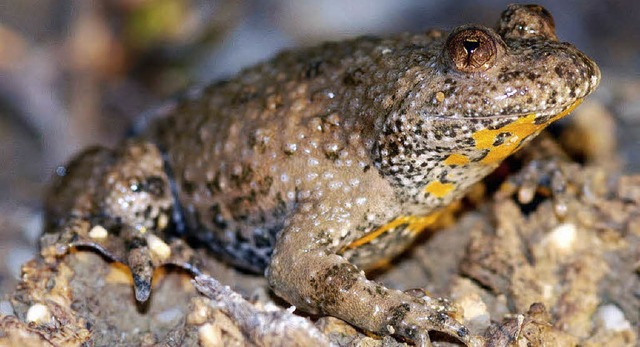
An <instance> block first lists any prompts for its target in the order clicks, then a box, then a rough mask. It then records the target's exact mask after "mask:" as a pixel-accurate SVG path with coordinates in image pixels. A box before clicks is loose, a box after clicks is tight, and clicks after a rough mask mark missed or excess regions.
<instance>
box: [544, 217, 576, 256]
mask: <svg viewBox="0 0 640 347" xmlns="http://www.w3.org/2000/svg"><path fill="white" fill-rule="evenodd" d="M577 233H578V231H577V228H576V226H575V224H572V223H563V224H560V225H558V226H557V227H555V228H554V229H553V230H552V231H551V232H550V233H549V235H547V242H548V243H549V245H550V246H553V247H554V248H556V249H557V250H559V251H563V252H570V251H571V250H572V249H573V245H574V244H575V241H576V238H577Z"/></svg>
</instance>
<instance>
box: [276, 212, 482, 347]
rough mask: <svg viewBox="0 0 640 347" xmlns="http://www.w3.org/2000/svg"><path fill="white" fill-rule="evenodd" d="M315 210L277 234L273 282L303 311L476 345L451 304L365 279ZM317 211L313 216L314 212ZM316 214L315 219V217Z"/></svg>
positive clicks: (416, 338) (378, 329) (422, 341)
mask: <svg viewBox="0 0 640 347" xmlns="http://www.w3.org/2000/svg"><path fill="white" fill-rule="evenodd" d="M313 212H314V211H311V212H308V211H307V212H306V213H297V214H295V213H294V214H293V215H292V216H291V218H290V220H288V222H289V224H288V225H287V226H286V227H285V229H284V230H283V232H282V234H281V235H280V237H279V238H278V241H277V243H276V248H275V250H274V253H273V256H272V259H271V263H270V266H269V268H268V270H267V277H268V280H269V283H270V285H271V287H272V288H273V290H274V291H275V292H276V294H278V295H280V296H282V297H283V298H285V299H286V300H287V301H289V302H290V303H291V304H293V305H295V306H297V307H299V308H301V309H302V310H304V311H307V312H310V313H314V314H326V315H331V316H335V317H338V318H341V319H343V320H345V321H347V322H349V323H351V324H353V325H355V326H358V327H360V328H362V329H365V330H368V331H371V332H374V333H377V334H381V335H389V334H393V335H397V336H402V337H404V338H406V339H409V340H411V341H413V342H415V343H417V344H419V345H428V344H429V335H428V331H430V330H435V331H440V332H444V333H446V334H449V335H452V336H453V337H456V338H458V339H459V340H461V341H462V342H464V343H466V344H469V345H475V344H477V343H476V342H474V341H475V340H474V338H473V337H472V336H470V334H469V331H468V330H467V329H466V328H465V327H464V326H463V325H462V324H460V323H459V322H457V321H456V320H455V319H454V318H452V317H451V316H450V315H451V314H452V313H453V312H454V311H455V309H453V308H452V307H451V305H448V304H446V302H443V301H439V300H431V299H429V300H425V299H422V298H416V297H414V296H411V295H409V294H407V293H404V292H401V291H399V290H393V289H388V288H386V287H384V286H382V285H380V284H378V283H375V282H373V281H370V280H367V279H366V278H365V276H364V274H363V272H362V271H360V270H359V269H358V268H357V267H356V266H354V265H353V264H351V263H349V262H348V261H347V260H346V259H345V258H344V257H342V256H340V255H338V254H335V253H329V252H327V249H326V243H323V242H321V240H319V236H318V235H326V232H325V233H323V230H324V231H326V230H329V229H330V228H332V227H333V226H334V225H332V224H333V221H332V220H330V219H327V220H326V221H324V223H323V221H319V220H318V216H319V215H320V216H321V214H315V213H313ZM310 216H314V217H310ZM312 218H313V219H315V220H312Z"/></svg>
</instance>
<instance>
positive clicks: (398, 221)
mask: <svg viewBox="0 0 640 347" xmlns="http://www.w3.org/2000/svg"><path fill="white" fill-rule="evenodd" d="M441 214H442V211H438V212H435V213H432V214H429V215H426V216H400V217H397V218H395V219H394V220H392V221H391V222H389V223H387V224H385V225H383V226H381V227H379V228H377V229H375V230H374V231H372V232H370V233H367V234H366V235H364V236H363V237H361V238H359V239H357V240H355V241H353V242H351V243H350V244H348V245H347V246H345V247H344V248H343V249H342V250H340V252H339V253H343V252H344V251H346V250H348V249H354V248H358V247H360V246H362V245H364V244H367V243H369V242H371V241H372V240H374V239H376V238H378V237H380V236H381V235H382V234H384V233H386V232H389V231H392V230H394V229H396V228H399V227H400V226H402V225H406V228H407V229H408V230H409V231H411V232H412V233H414V234H417V233H419V232H421V231H423V230H424V229H426V228H427V227H428V226H430V225H433V224H434V223H435V222H436V221H437V220H438V218H439V217H440V215H441Z"/></svg>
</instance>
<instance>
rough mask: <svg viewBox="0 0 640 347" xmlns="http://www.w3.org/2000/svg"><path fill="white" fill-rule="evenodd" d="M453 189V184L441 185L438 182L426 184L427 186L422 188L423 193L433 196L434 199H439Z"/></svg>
mask: <svg viewBox="0 0 640 347" xmlns="http://www.w3.org/2000/svg"><path fill="white" fill-rule="evenodd" d="M455 187H456V186H455V184H453V183H442V182H440V181H433V182H430V183H429V184H427V186H426V187H425V188H424V191H425V192H427V193H429V194H432V195H434V196H435V197H438V198H441V197H443V196H445V195H447V194H449V193H450V192H451V191H452V190H453V189H454V188H455Z"/></svg>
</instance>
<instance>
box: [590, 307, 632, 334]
mask: <svg viewBox="0 0 640 347" xmlns="http://www.w3.org/2000/svg"><path fill="white" fill-rule="evenodd" d="M595 317H596V320H599V321H600V322H601V324H602V325H603V326H604V328H605V329H607V330H612V331H615V332H620V331H625V330H631V323H629V321H628V320H627V319H626V318H625V316H624V312H622V310H620V308H619V307H618V306H616V305H613V304H609V305H604V306H600V307H599V308H598V311H596V315H595Z"/></svg>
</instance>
